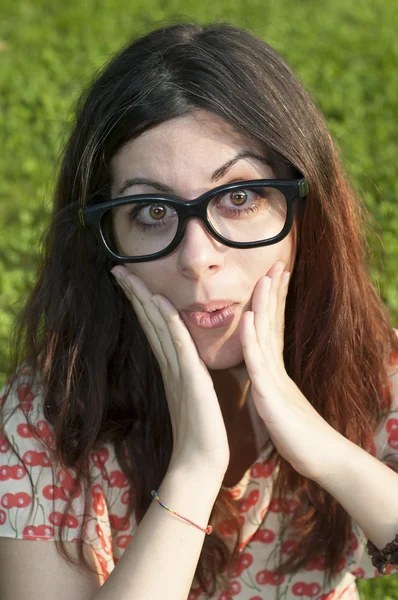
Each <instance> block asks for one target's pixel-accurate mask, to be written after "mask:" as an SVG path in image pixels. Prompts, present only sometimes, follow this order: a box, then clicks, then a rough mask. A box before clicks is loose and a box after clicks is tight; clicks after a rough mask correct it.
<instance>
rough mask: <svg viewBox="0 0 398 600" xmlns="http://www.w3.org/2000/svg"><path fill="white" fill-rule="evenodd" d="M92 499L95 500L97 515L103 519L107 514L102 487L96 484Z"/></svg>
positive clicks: (92, 491) (93, 488) (94, 505)
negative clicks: (105, 513)
mask: <svg viewBox="0 0 398 600" xmlns="http://www.w3.org/2000/svg"><path fill="white" fill-rule="evenodd" d="M91 497H92V500H93V507H94V510H95V512H96V513H97V515H99V516H100V517H102V515H103V514H104V512H105V501H104V495H103V492H102V489H101V486H100V485H98V484H96V485H94V486H93V487H92V489H91Z"/></svg>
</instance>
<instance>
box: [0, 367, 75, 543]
mask: <svg viewBox="0 0 398 600" xmlns="http://www.w3.org/2000/svg"><path fill="white" fill-rule="evenodd" d="M3 392H4V390H3ZM0 396H1V394H0ZM0 400H2V404H3V407H2V425H3V427H2V431H1V436H0V537H9V538H16V539H24V540H57V539H60V535H59V533H60V532H59V525H60V519H61V516H62V514H63V512H64V506H65V504H66V501H67V500H68V499H69V497H70V493H71V491H72V487H73V483H74V480H75V473H74V472H73V470H65V469H60V468H56V467H55V466H54V465H52V464H51V460H50V456H49V452H48V450H47V448H46V446H45V445H44V444H43V443H42V441H41V440H40V439H39V437H37V435H36V433H37V432H38V433H39V434H40V436H41V437H43V438H44V439H45V440H46V442H47V443H49V445H50V448H51V444H52V440H53V431H52V429H51V427H50V425H49V423H48V421H47V420H46V419H45V417H44V412H43V407H42V400H43V397H42V395H41V394H40V392H39V389H38V387H37V386H35V384H34V383H33V384H32V383H31V382H30V379H29V378H28V377H24V376H21V377H18V379H17V380H16V381H15V383H14V384H13V387H12V389H11V391H10V394H9V395H8V397H7V399H6V398H5V395H4V394H3V395H2V396H1V398H0ZM22 408H23V409H24V410H25V411H26V412H27V413H28V415H29V421H30V422H31V424H29V422H28V420H27V418H26V416H25V414H24V410H22ZM14 450H15V451H16V452H17V453H18V454H19V457H18V455H17V454H16V453H15V452H14ZM29 475H30V477H31V479H32V483H33V487H32V483H31V482H30V479H29ZM83 511H84V494H83V490H82V489H81V486H79V488H78V489H77V490H76V491H75V492H74V493H73V502H72V505H71V509H70V511H69V514H68V517H67V520H66V523H65V526H64V527H65V532H64V535H63V539H64V540H65V541H76V540H78V539H80V527H81V524H82V517H83Z"/></svg>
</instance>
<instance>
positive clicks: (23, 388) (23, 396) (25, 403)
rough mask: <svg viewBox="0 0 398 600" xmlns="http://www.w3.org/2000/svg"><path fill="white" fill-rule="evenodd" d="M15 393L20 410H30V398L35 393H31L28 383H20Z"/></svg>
mask: <svg viewBox="0 0 398 600" xmlns="http://www.w3.org/2000/svg"><path fill="white" fill-rule="evenodd" d="M17 394H18V400H19V402H20V407H21V408H22V410H24V411H25V412H27V411H30V410H32V409H33V405H32V400H33V398H34V397H35V395H34V394H33V393H32V391H31V388H30V385H29V384H28V383H21V385H19V386H18V388H17Z"/></svg>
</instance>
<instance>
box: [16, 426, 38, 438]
mask: <svg viewBox="0 0 398 600" xmlns="http://www.w3.org/2000/svg"><path fill="white" fill-rule="evenodd" d="M17 434H18V435H19V437H22V438H33V437H36V434H35V431H34V429H33V428H32V427H30V426H29V425H27V424H26V423H19V424H18V425H17Z"/></svg>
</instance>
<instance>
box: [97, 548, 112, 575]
mask: <svg viewBox="0 0 398 600" xmlns="http://www.w3.org/2000/svg"><path fill="white" fill-rule="evenodd" d="M95 555H96V557H97V558H98V562H99V564H100V566H101V571H102V574H103V576H104V580H105V581H106V579H107V578H108V577H109V571H108V563H107V562H106V560H105V558H104V557H103V556H102V554H98V553H97V552H96V553H95Z"/></svg>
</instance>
